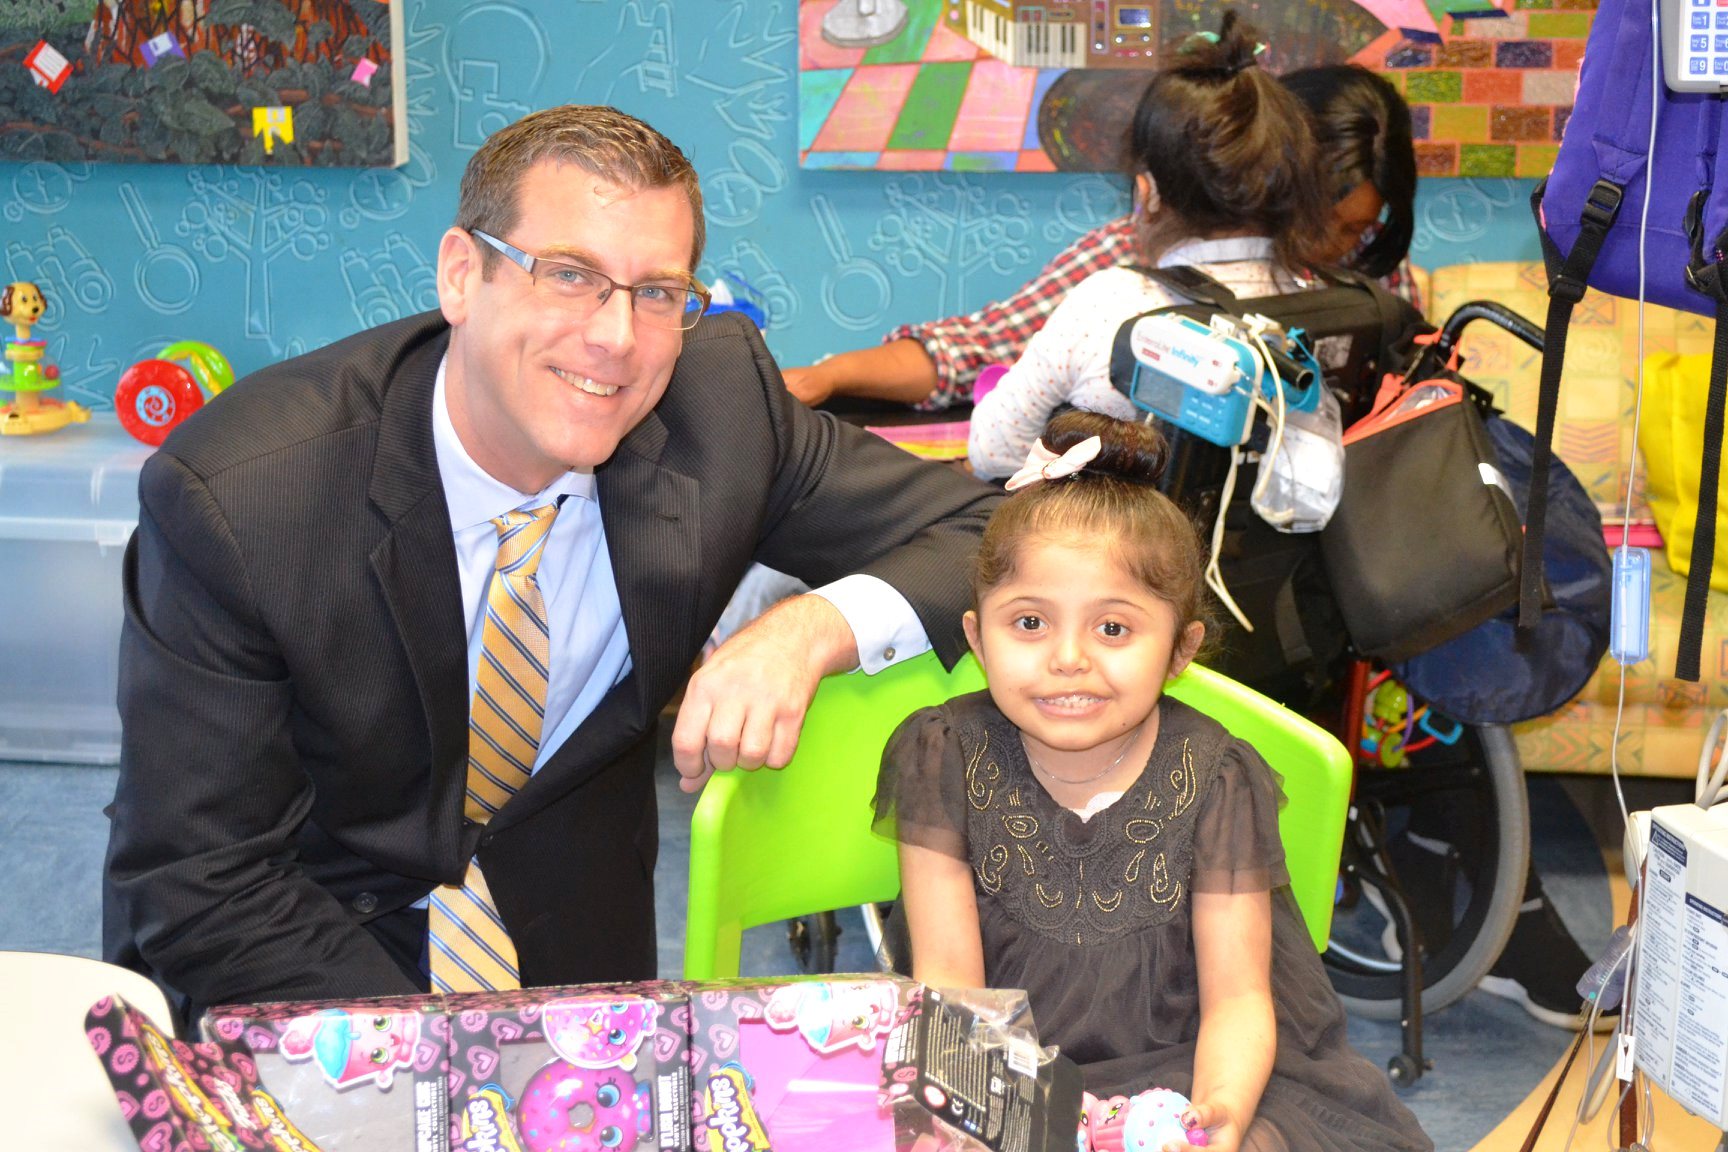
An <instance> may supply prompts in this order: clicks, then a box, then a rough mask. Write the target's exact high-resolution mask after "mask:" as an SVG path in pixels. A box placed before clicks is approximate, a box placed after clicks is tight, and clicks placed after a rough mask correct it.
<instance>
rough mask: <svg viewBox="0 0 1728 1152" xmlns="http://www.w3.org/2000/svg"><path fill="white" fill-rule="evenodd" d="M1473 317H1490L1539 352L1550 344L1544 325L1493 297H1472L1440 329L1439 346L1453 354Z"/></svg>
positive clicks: (1477, 318) (1480, 318) (1474, 318)
mask: <svg viewBox="0 0 1728 1152" xmlns="http://www.w3.org/2000/svg"><path fill="white" fill-rule="evenodd" d="M1473 320H1488V321H1492V322H1493V323H1494V324H1496V325H1498V326H1499V327H1501V328H1504V329H1505V330H1506V331H1508V332H1510V333H1511V334H1512V335H1514V336H1516V337H1517V338H1518V339H1520V340H1522V341H1523V342H1524V343H1526V344H1528V345H1529V346H1530V347H1532V348H1534V349H1535V350H1536V351H1538V352H1540V351H1542V349H1543V346H1544V345H1545V344H1546V343H1547V335H1546V333H1544V332H1543V331H1542V329H1541V328H1540V327H1538V326H1537V325H1535V324H1533V323H1531V322H1530V321H1529V320H1526V319H1525V318H1524V317H1523V316H1520V315H1519V314H1518V313H1516V312H1514V311H1512V309H1510V308H1508V307H1506V305H1504V304H1497V303H1495V302H1494V301H1492V300H1472V301H1470V302H1469V303H1467V304H1460V305H1459V306H1458V309H1457V311H1455V312H1453V313H1452V315H1451V316H1450V317H1449V318H1448V319H1447V321H1446V325H1445V327H1443V328H1441V329H1440V339H1439V342H1438V343H1439V346H1440V347H1441V348H1442V349H1443V350H1444V352H1445V353H1446V354H1450V353H1451V351H1452V349H1453V348H1454V347H1456V346H1457V344H1458V338H1459V337H1460V336H1461V335H1463V332H1464V329H1465V327H1466V326H1467V325H1468V324H1470V322H1471V321H1473Z"/></svg>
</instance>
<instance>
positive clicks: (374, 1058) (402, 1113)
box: [200, 996, 450, 1152]
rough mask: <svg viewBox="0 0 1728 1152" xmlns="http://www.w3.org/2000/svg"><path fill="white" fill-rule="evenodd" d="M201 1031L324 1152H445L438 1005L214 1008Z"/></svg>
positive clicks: (395, 1000) (444, 1052)
mask: <svg viewBox="0 0 1728 1152" xmlns="http://www.w3.org/2000/svg"><path fill="white" fill-rule="evenodd" d="M200 1027H201V1029H202V1032H203V1034H204V1036H205V1037H206V1038H208V1039H210V1040H214V1041H218V1042H229V1043H240V1044H244V1045H245V1046H246V1048H247V1050H248V1051H249V1052H250V1053H251V1055H252V1059H253V1060H254V1061H255V1063H256V1065H257V1071H258V1078H259V1080H260V1081H261V1082H262V1084H263V1087H264V1088H265V1090H266V1091H268V1092H269V1093H270V1095H271V1097H272V1098H273V1099H274V1100H275V1101H276V1102H277V1103H278V1104H279V1105H280V1107H281V1110H282V1112H283V1113H284V1114H285V1115H287V1116H288V1117H291V1118H292V1119H293V1122H294V1124H295V1125H296V1126H297V1127H298V1129H299V1130H300V1131H301V1132H302V1133H304V1134H305V1136H306V1137H307V1138H308V1139H309V1140H310V1141H311V1142H312V1143H313V1144H315V1145H316V1146H317V1147H318V1148H319V1149H321V1150H322V1152H360V1150H362V1149H367V1150H370V1149H381V1148H388V1149H393V1150H394V1149H401V1150H402V1152H409V1150H412V1152H447V1149H448V1147H449V1130H450V1125H449V1119H448V1116H449V1111H448V1109H449V1095H448V1091H447V1088H446V1077H447V1075H448V1072H449V1067H450V1057H449V1021H448V1018H447V1017H446V1016H445V1014H444V1008H443V999H442V998H441V997H438V996H390V997H380V998H377V999H371V1000H355V1001H346V1002H340V1003H337V1002H328V1001H326V1002H320V1003H308V1004H287V1003H277V1004H240V1005H232V1006H229V1007H225V1008H213V1009H211V1010H210V1011H209V1012H207V1013H205V1015H204V1019H203V1021H202V1023H201V1025H200Z"/></svg>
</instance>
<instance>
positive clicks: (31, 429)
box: [0, 280, 90, 436]
mask: <svg viewBox="0 0 1728 1152" xmlns="http://www.w3.org/2000/svg"><path fill="white" fill-rule="evenodd" d="M47 310H48V298H47V297H46V296H44V295H43V294H42V289H40V288H38V287H37V286H36V285H34V284H32V283H31V282H30V281H28V280H18V281H14V282H13V283H11V284H8V285H6V288H5V291H4V292H0V319H4V320H8V321H10V322H11V324H12V328H13V330H14V331H15V332H16V333H17V336H16V338H8V339H7V340H6V354H5V358H4V359H3V360H0V389H5V390H8V391H11V392H13V393H14V396H13V399H12V403H10V404H6V405H0V435H5V436H34V435H36V434H37V433H39V432H52V431H54V430H55V429H56V428H64V427H66V425H68V424H73V423H78V424H82V423H84V422H85V421H86V420H88V419H90V410H89V409H88V408H85V407H84V406H83V405H82V404H77V403H74V402H73V401H70V400H67V401H60V400H50V399H48V398H47V397H45V396H43V395H42V393H43V392H46V391H48V390H49V389H50V388H58V387H59V386H60V369H59V368H58V367H57V366H56V365H53V364H49V363H45V362H44V361H43V355H44V354H45V353H46V352H47V350H48V344H47V341H45V340H32V339H31V338H30V329H31V328H33V327H35V325H36V323H37V321H39V320H41V319H42V313H44V312H46V311H47Z"/></svg>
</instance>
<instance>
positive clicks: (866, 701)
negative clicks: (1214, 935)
mask: <svg viewBox="0 0 1728 1152" xmlns="http://www.w3.org/2000/svg"><path fill="white" fill-rule="evenodd" d="M982 687H984V674H983V672H982V670H981V669H980V668H979V667H978V665H977V662H976V661H974V660H973V659H972V658H971V657H970V656H968V657H966V658H965V659H964V660H962V661H961V662H960V663H959V664H958V665H956V666H955V668H954V670H953V671H952V672H949V671H945V670H944V669H943V668H942V665H941V663H940V662H939V661H938V660H937V658H936V656H935V655H934V654H932V653H927V654H925V655H923V656H919V657H916V658H914V659H911V660H906V661H903V662H901V663H900V664H897V665H895V666H894V667H892V668H888V669H885V670H884V671H882V672H879V673H877V674H876V675H874V676H862V675H853V676H830V677H828V678H827V679H825V680H824V681H823V682H822V684H821V686H820V687H819V688H818V689H817V691H816V697H815V699H814V700H813V701H812V702H811V705H810V711H809V714H808V715H807V716H806V718H805V721H804V731H803V734H802V735H801V736H800V737H799V740H798V751H797V754H796V755H795V756H794V757H793V759H792V763H790V764H788V765H787V766H786V768H785V769H783V770H782V771H779V772H772V771H758V772H722V773H719V774H717V775H716V776H715V777H714V778H713V779H711V780H710V781H709V782H708V785H707V787H706V788H705V789H704V790H703V794H702V799H701V800H700V801H699V802H698V803H697V805H696V812H695V815H694V816H693V817H692V818H691V824H690V891H689V905H688V909H687V911H688V919H687V921H686V928H685V938H684V975H685V978H686V979H691V980H708V979H714V978H717V977H723V976H736V975H738V957H739V948H740V943H741V938H742V936H743V932H744V929H746V928H753V927H755V926H756V925H758V924H769V923H773V922H775V921H778V920H785V919H789V918H791V917H794V916H802V915H806V914H808V913H811V912H821V911H826V910H828V909H832V908H845V907H849V906H851V905H854V904H866V903H870V902H872V901H878V900H891V899H893V898H894V897H895V896H896V895H898V894H899V891H900V870H899V860H898V856H897V853H896V848H895V844H894V842H893V841H892V840H889V839H887V838H885V837H882V836H879V835H877V834H876V833H875V832H874V831H873V830H872V829H871V827H870V824H871V810H870V801H871V797H873V796H874V795H875V791H876V773H877V769H878V768H879V766H880V764H881V759H882V749H883V747H884V746H885V745H886V744H887V743H888V737H889V736H890V735H892V734H893V732H894V729H895V728H896V727H898V726H899V724H900V721H902V720H904V719H905V718H906V717H907V716H908V715H910V714H911V713H912V712H914V711H916V710H917V709H919V708H922V707H925V706H927V705H931V704H939V703H941V702H942V701H944V700H947V699H949V698H950V697H953V696H958V695H961V694H962V693H966V692H973V691H976V690H978V689H980V688H982ZM1169 691H1170V693H1171V695H1173V696H1175V697H1176V698H1177V699H1179V700H1182V701H1184V702H1185V703H1187V704H1189V705H1191V706H1193V707H1195V708H1198V709H1199V710H1200V711H1202V712H1205V713H1207V714H1208V715H1210V716H1212V717H1214V718H1215V719H1217V720H1218V721H1219V722H1220V723H1222V724H1223V725H1224V726H1225V727H1227V728H1229V729H1230V731H1231V732H1233V733H1234V734H1236V735H1237V736H1241V737H1243V738H1244V739H1246V740H1248V741H1249V742H1250V743H1252V744H1253V745H1254V746H1255V747H1256V748H1258V749H1259V750H1260V753H1261V755H1263V756H1265V757H1266V760H1267V762H1268V763H1270V764H1271V765H1272V767H1273V768H1274V769H1275V770H1276V771H1277V772H1278V773H1279V774H1280V775H1281V776H1283V778H1284V789H1285V793H1286V795H1287V797H1288V798H1289V800H1288V803H1287V804H1286V806H1285V808H1284V809H1283V811H1282V812H1280V813H1279V831H1280V833H1281V834H1282V836H1283V840H1284V851H1285V855H1286V857H1287V859H1288V863H1289V869H1290V876H1291V887H1292V890H1293V891H1294V893H1295V896H1296V902H1297V905H1298V906H1299V907H1300V908H1301V909H1302V914H1303V918H1304V920H1305V921H1306V922H1307V924H1308V929H1309V932H1310V933H1311V934H1312V935H1313V937H1314V941H1315V944H1316V946H1317V947H1324V946H1325V943H1326V932H1327V929H1328V928H1329V926H1330V924H1331V918H1332V902H1333V895H1334V891H1335V887H1336V883H1337V877H1338V855H1339V850H1340V848H1341V846H1342V844H1343V838H1344V809H1345V805H1346V804H1347V803H1348V800H1349V795H1350V757H1349V754H1348V753H1347V752H1346V751H1345V750H1344V747H1343V745H1341V744H1339V743H1338V741H1337V740H1335V739H1334V738H1333V737H1332V736H1331V735H1330V734H1328V733H1327V732H1326V731H1324V730H1323V729H1321V728H1319V727H1318V726H1316V725H1315V724H1313V723H1311V722H1309V721H1308V720H1306V719H1304V718H1303V717H1301V716H1298V715H1297V714H1296V713H1294V712H1291V711H1290V710H1289V709H1287V708H1285V707H1284V706H1283V705H1281V704H1277V703H1275V702H1273V701H1272V700H1269V699H1267V698H1266V697H1264V696H1262V695H1260V694H1259V693H1258V692H1255V691H1253V690H1252V689H1249V688H1246V687H1244V686H1243V685H1241V684H1238V683H1236V682H1235V681H1233V680H1230V679H1227V678H1226V677H1224V676H1221V675H1219V674H1218V673H1216V672H1211V671H1209V670H1207V669H1205V668H1201V667H1199V666H1198V665H1191V666H1190V667H1189V669H1188V671H1186V672H1184V673H1183V674H1182V675H1181V676H1180V677H1178V678H1177V679H1176V680H1175V681H1173V682H1172V683H1171V685H1170V688H1169Z"/></svg>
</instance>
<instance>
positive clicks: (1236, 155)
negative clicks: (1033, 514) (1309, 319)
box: [968, 12, 1334, 477]
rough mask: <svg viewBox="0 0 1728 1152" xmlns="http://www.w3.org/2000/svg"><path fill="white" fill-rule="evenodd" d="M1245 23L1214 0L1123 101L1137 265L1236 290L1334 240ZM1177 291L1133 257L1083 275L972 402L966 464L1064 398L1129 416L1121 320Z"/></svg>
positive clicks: (1036, 424)
mask: <svg viewBox="0 0 1728 1152" xmlns="http://www.w3.org/2000/svg"><path fill="white" fill-rule="evenodd" d="M1257 48H1258V45H1257V43H1256V40H1255V34H1254V31H1253V29H1251V28H1249V27H1248V26H1246V25H1245V24H1243V23H1242V22H1241V21H1240V20H1238V19H1237V17H1236V13H1235V12H1226V13H1225V15H1224V19H1223V22H1222V24H1221V25H1220V27H1219V31H1218V35H1217V38H1216V41H1215V42H1214V41H1211V40H1208V39H1204V38H1201V37H1195V38H1193V39H1191V40H1190V41H1189V42H1188V43H1187V44H1186V45H1185V46H1184V48H1183V50H1182V51H1181V53H1180V54H1179V55H1178V56H1177V57H1176V63H1174V64H1172V65H1171V66H1170V67H1168V68H1166V69H1165V70H1163V71H1161V72H1159V73H1158V74H1157V75H1155V76H1154V77H1153V78H1152V81H1151V83H1150V84H1149V85H1148V86H1147V88H1146V92H1145V94H1144V95H1143V96H1141V98H1140V103H1139V104H1138V105H1137V106H1136V108H1135V110H1134V122H1133V126H1132V128H1131V129H1130V131H1129V133H1128V143H1127V147H1128V154H1129V155H1130V156H1132V157H1133V159H1134V162H1135V163H1136V164H1137V165H1138V167H1139V174H1138V175H1137V176H1136V177H1135V180H1134V186H1135V201H1136V204H1137V205H1138V209H1137V216H1136V221H1137V225H1136V226H1137V236H1136V244H1137V248H1138V250H1139V254H1140V257H1141V260H1142V262H1143V263H1146V264H1156V265H1158V266H1159V267H1175V266H1178V265H1192V266H1193V267H1196V268H1198V269H1200V270H1201V271H1202V272H1205V273H1207V274H1209V275H1210V276H1211V277H1212V278H1213V279H1215V280H1217V281H1219V282H1220V283H1222V284H1223V285H1224V286H1225V287H1226V288H1229V289H1230V290H1231V291H1233V292H1235V293H1236V295H1238V296H1240V297H1243V298H1251V297H1255V296H1272V295H1276V294H1279V293H1283V292H1291V291H1295V290H1297V289H1299V288H1302V287H1305V286H1306V281H1305V280H1304V279H1303V278H1302V275H1301V274H1300V272H1299V271H1298V270H1300V269H1304V268H1310V267H1313V266H1315V265H1317V264H1319V263H1320V262H1321V260H1320V257H1321V256H1322V254H1323V253H1324V252H1325V251H1326V250H1327V248H1328V245H1330V244H1331V243H1332V242H1333V240H1334V233H1333V227H1332V223H1331V220H1330V217H1329V213H1328V210H1327V205H1326V200H1325V195H1324V192H1325V189H1326V182H1325V181H1324V180H1323V179H1321V178H1320V177H1319V176H1318V173H1319V172H1320V158H1319V153H1318V151H1317V149H1316V148H1315V144H1314V135H1313V133H1312V132H1311V131H1310V129H1309V125H1308V116H1307V113H1306V111H1305V110H1304V109H1303V107H1302V104H1301V102H1300V101H1298V100H1297V99H1296V97H1294V96H1292V95H1291V94H1290V92H1289V90H1288V89H1286V88H1285V87H1284V86H1283V85H1282V84H1280V83H1278V81H1277V80H1276V79H1274V78H1273V77H1272V76H1270V75H1268V74H1267V73H1266V72H1265V71H1263V70H1262V69H1260V68H1259V67H1258V66H1257V65H1256V64H1255V62H1254V61H1255V55H1256V51H1257ZM1181 302H1182V298H1181V297H1180V296H1176V295H1174V294H1173V293H1171V292H1170V291H1169V290H1168V289H1166V288H1164V287H1163V286H1162V285H1159V284H1157V283H1155V282H1154V281H1152V280H1150V279H1148V278H1147V277H1145V276H1143V275H1141V274H1140V273H1139V272H1137V271H1135V270H1134V269H1133V268H1126V267H1118V268H1109V269H1106V270H1105V271H1103V272H1096V273H1094V274H1092V275H1091V276H1089V277H1087V278H1086V280H1085V281H1084V282H1082V283H1081V284H1079V285H1078V286H1077V287H1075V288H1074V289H1073V290H1072V291H1070V292H1069V293H1068V295H1067V296H1066V297H1065V298H1064V299H1063V301H1062V303H1061V304H1060V305H1058V306H1057V308H1056V311H1055V312H1054V313H1052V314H1051V316H1050V319H1049V321H1048V322H1047V323H1046V324H1045V325H1044V327H1043V328H1041V329H1040V330H1039V331H1038V334H1037V335H1035V336H1033V337H1032V339H1031V340H1030V341H1029V342H1028V343H1027V345H1026V351H1025V353H1024V354H1022V355H1021V357H1020V359H1019V360H1018V361H1016V362H1015V364H1014V366H1013V367H1012V368H1010V369H1009V370H1008V374H1007V375H1006V376H1004V377H1003V378H1002V380H1001V382H1000V383H998V384H997V386H996V389H995V391H993V392H991V393H990V394H989V395H988V396H986V397H984V399H983V400H981V401H980V402H979V403H978V406H977V407H976V408H974V409H973V411H972V430H971V436H970V438H969V443H968V454H969V456H970V458H971V461H972V470H973V471H974V472H975V473H977V474H978V475H979V476H984V477H998V476H1006V475H1008V474H1009V473H1010V472H1012V471H1013V470H1014V469H1015V468H1018V467H1019V466H1020V462H1021V461H1022V460H1024V459H1025V458H1026V452H1027V450H1028V449H1029V448H1031V446H1032V442H1033V440H1035V439H1037V437H1038V433H1039V432H1040V431H1041V430H1042V429H1043V428H1044V425H1045V424H1047V423H1048V422H1049V420H1050V417H1051V415H1052V414H1053V413H1054V412H1055V411H1056V410H1057V409H1058V408H1060V407H1062V406H1063V405H1065V404H1071V405H1073V406H1075V407H1077V408H1084V409H1086V410H1088V411H1091V412H1103V413H1105V414H1106V415H1110V416H1116V417H1120V418H1122V419H1131V418H1133V417H1134V415H1135V411H1134V406H1133V405H1132V404H1131V403H1129V401H1128V398H1127V397H1126V396H1124V395H1122V393H1120V392H1118V391H1116V389H1115V388H1114V387H1112V386H1111V383H1110V349H1111V345H1112V342H1113V341H1114V340H1115V338H1116V332H1117V329H1118V328H1120V327H1121V325H1122V323H1123V322H1124V321H1126V320H1128V319H1130V318H1132V317H1134V316H1137V315H1139V314H1141V313H1143V312H1149V311H1151V310H1152V309H1154V308H1162V307H1164V306H1165V305H1169V304H1177V303H1181Z"/></svg>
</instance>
